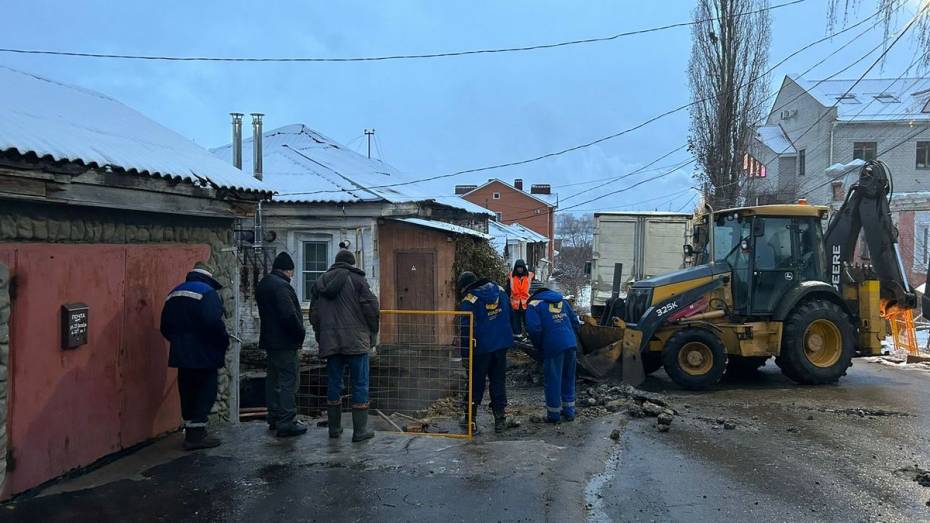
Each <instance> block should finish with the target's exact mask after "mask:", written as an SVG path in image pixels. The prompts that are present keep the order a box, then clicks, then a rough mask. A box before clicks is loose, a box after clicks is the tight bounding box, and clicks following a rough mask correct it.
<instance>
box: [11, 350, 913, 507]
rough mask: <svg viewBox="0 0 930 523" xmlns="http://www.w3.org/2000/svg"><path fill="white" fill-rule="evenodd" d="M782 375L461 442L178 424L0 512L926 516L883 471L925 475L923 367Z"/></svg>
mask: <svg viewBox="0 0 930 523" xmlns="http://www.w3.org/2000/svg"><path fill="white" fill-rule="evenodd" d="M776 370H777V369H775V368H774V367H772V366H771V364H770V365H769V366H767V367H766V368H765V369H763V373H762V374H761V375H760V376H756V377H755V378H753V379H751V380H747V381H730V382H727V383H724V384H722V385H721V386H720V387H719V388H718V389H717V390H714V391H711V392H706V393H701V394H696V393H688V392H684V391H680V390H677V389H676V388H675V387H674V385H673V384H672V383H671V382H670V381H668V379H667V378H666V377H665V376H664V374H662V373H661V372H660V373H658V374H657V375H656V376H654V377H650V378H649V380H648V381H647V382H646V383H645V384H644V388H647V389H649V390H653V391H656V392H660V393H663V394H666V395H667V397H668V399H669V401H670V403H671V405H672V407H674V408H675V410H677V411H678V413H679V415H677V416H675V420H674V422H673V424H672V429H671V430H670V431H669V432H667V433H659V432H657V431H656V430H655V427H654V420H652V419H629V418H627V417H626V415H625V414H614V415H610V416H607V417H604V418H599V419H596V420H593V421H589V422H585V423H577V422H576V423H574V424H563V425H561V426H558V427H554V426H548V425H547V426H539V427H538V428H537V427H531V429H532V430H523V431H520V436H519V438H511V437H509V436H507V435H505V436H503V437H494V436H493V435H489V434H485V435H483V436H479V437H478V438H477V439H476V441H475V442H472V443H468V442H463V441H458V440H450V439H445V438H432V437H422V436H412V437H407V436H399V435H389V434H385V433H379V434H378V436H377V437H376V438H375V439H374V440H372V441H370V442H369V443H364V444H353V443H351V442H350V441H349V437H348V436H349V434H350V432H349V431H347V432H346V434H345V435H344V436H343V438H342V439H340V440H337V441H333V440H329V439H328V438H327V437H326V429H324V428H317V427H312V428H311V430H310V432H309V433H308V434H307V435H306V436H304V437H301V438H297V439H288V440H278V439H276V438H274V437H273V436H271V435H270V434H269V433H268V432H267V431H266V430H264V426H263V424H261V423H249V424H242V425H239V426H236V427H229V428H226V429H224V431H223V436H224V437H225V440H226V441H225V443H224V445H223V446H221V447H219V448H217V449H211V450H209V451H200V452H194V453H185V452H182V451H180V450H178V446H179V441H180V440H179V438H178V436H177V435H175V436H171V437H168V438H166V439H164V440H161V441H159V442H157V443H156V444H154V445H151V446H149V447H146V448H144V449H142V450H140V451H138V452H136V453H135V454H133V455H131V456H128V457H125V458H123V459H121V460H118V461H117V462H115V463H112V464H110V465H107V466H104V467H101V468H99V469H97V470H94V471H92V472H90V473H88V474H85V475H82V476H80V477H77V478H74V479H70V480H66V481H62V482H60V483H58V484H55V485H52V486H51V487H49V488H46V489H44V490H43V491H42V492H39V493H33V494H32V495H30V496H26V497H21V498H19V499H17V500H15V501H14V502H12V503H8V504H6V505H4V506H0V522H3V521H43V522H59V521H93V522H105V521H173V522H177V521H249V522H258V521H413V520H420V521H582V520H585V519H587V520H589V521H720V520H736V521H746V520H759V521H921V520H927V521H930V506H927V505H926V503H927V502H928V501H930V488H925V487H921V486H920V485H918V484H917V483H916V482H914V481H912V479H911V477H909V476H907V474H906V473H896V472H895V471H896V470H898V469H901V468H903V467H906V466H909V465H914V464H915V463H916V464H918V465H920V466H922V467H923V468H930V452H928V448H930V447H928V438H930V436H928V428H930V427H928V425H930V422H928V420H930V417H928V415H930V412H928V410H930V409H928V406H927V398H930V372H927V371H918V370H909V369H894V368H889V367H885V366H882V365H879V364H874V363H864V362H857V363H856V365H855V367H854V368H853V369H852V370H851V371H850V373H849V376H847V377H846V378H845V379H844V380H843V381H841V383H840V384H839V385H836V386H829V387H798V386H795V385H793V384H792V383H790V382H788V381H787V380H785V379H784V378H782V377H781V376H780V375H779V374H778V373H777V372H776ZM723 422H726V424H727V426H730V427H734V428H732V429H726V428H724V423H723ZM618 428H619V429H620V431H621V435H620V438H619V441H614V440H612V439H610V437H609V435H610V433H611V431H612V430H614V429H618Z"/></svg>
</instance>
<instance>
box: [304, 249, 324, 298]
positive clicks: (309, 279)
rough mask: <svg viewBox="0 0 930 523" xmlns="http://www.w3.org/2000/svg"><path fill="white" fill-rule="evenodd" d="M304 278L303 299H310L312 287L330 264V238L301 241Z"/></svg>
mask: <svg viewBox="0 0 930 523" xmlns="http://www.w3.org/2000/svg"><path fill="white" fill-rule="evenodd" d="M301 243H302V245H301V248H302V258H301V260H302V266H301V268H300V269H301V279H302V280H303V296H302V298H303V301H310V289H312V288H313V284H314V283H315V282H316V280H317V278H319V277H320V275H321V274H323V273H324V272H326V268H327V267H328V266H329V240H310V241H305V242H301Z"/></svg>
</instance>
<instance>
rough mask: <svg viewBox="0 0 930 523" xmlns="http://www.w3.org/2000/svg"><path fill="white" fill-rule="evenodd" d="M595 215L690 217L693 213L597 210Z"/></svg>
mask: <svg viewBox="0 0 930 523" xmlns="http://www.w3.org/2000/svg"><path fill="white" fill-rule="evenodd" d="M594 216H674V217H686V218H690V217H691V213H688V212H672V211H597V212H595V213H594Z"/></svg>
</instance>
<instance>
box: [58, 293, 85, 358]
mask: <svg viewBox="0 0 930 523" xmlns="http://www.w3.org/2000/svg"><path fill="white" fill-rule="evenodd" d="M88 313H89V311H88V307H87V305H85V304H83V303H66V304H64V305H62V306H61V348H62V349H76V348H78V347H80V346H81V345H85V344H87V325H88V322H89V315H88Z"/></svg>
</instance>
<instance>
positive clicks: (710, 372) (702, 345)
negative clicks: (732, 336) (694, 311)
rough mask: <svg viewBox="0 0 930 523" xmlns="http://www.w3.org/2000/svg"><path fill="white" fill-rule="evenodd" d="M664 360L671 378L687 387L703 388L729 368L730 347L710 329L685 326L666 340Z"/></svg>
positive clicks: (710, 385)
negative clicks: (724, 344)
mask: <svg viewBox="0 0 930 523" xmlns="http://www.w3.org/2000/svg"><path fill="white" fill-rule="evenodd" d="M662 364H663V365H664V366H665V372H666V373H667V374H668V375H669V377H670V378H672V381H674V382H675V383H677V384H678V385H681V386H682V387H684V388H686V389H691V390H701V389H706V388H708V387H712V386H714V385H716V384H717V382H719V381H720V378H721V377H722V376H723V372H724V370H726V368H727V351H726V349H725V348H724V346H723V342H721V341H720V338H718V337H717V335H716V334H714V333H713V332H711V331H709V330H706V329H699V328H689V329H682V330H680V331H678V332H676V333H675V334H673V335H672V337H671V338H669V340H668V342H667V343H666V344H665V348H664V349H663V350H662Z"/></svg>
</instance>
